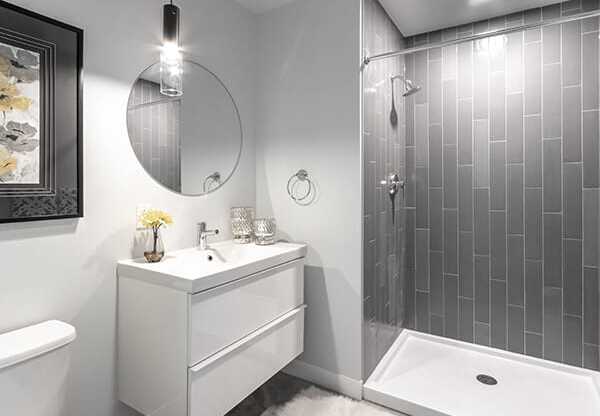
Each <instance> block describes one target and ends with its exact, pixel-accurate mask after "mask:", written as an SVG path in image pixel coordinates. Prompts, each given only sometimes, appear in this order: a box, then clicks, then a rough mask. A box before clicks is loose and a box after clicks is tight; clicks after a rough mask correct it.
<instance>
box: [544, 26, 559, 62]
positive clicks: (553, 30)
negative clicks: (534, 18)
mask: <svg viewBox="0 0 600 416" xmlns="http://www.w3.org/2000/svg"><path fill="white" fill-rule="evenodd" d="M560 32H561V30H560V25H552V26H546V27H544V28H543V29H542V43H543V46H544V64H545V65H547V64H553V63H557V62H560V43H561V42H560V41H561V39H560Z"/></svg>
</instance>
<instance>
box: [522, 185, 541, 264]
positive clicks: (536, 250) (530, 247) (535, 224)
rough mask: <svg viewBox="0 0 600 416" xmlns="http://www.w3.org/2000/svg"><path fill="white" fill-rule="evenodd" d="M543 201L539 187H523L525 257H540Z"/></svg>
mask: <svg viewBox="0 0 600 416" xmlns="http://www.w3.org/2000/svg"><path fill="white" fill-rule="evenodd" d="M542 205H543V201H542V190H541V189H525V257H526V258H528V259H535V260H541V259H542V247H543V242H542V230H543V221H542V220H543V211H542V209H543V207H542Z"/></svg>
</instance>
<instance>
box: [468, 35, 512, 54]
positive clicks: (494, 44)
mask: <svg viewBox="0 0 600 416" xmlns="http://www.w3.org/2000/svg"><path fill="white" fill-rule="evenodd" d="M507 41H508V39H507V38H506V36H504V35H501V36H493V37H488V38H483V39H480V40H478V41H476V42H475V50H476V51H477V53H479V54H480V55H489V56H491V57H496V56H499V55H501V54H502V53H503V52H504V48H505V47H506V44H507Z"/></svg>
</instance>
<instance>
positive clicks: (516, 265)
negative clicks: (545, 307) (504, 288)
mask: <svg viewBox="0 0 600 416" xmlns="http://www.w3.org/2000/svg"><path fill="white" fill-rule="evenodd" d="M524 274H525V247H524V242H523V236H520V235H511V236H509V237H508V303H509V304H511V305H515V306H524V305H525V299H524V295H525V286H524Z"/></svg>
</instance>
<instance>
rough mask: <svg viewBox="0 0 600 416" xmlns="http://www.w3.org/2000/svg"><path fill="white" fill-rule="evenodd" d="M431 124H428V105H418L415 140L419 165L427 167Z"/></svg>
mask: <svg viewBox="0 0 600 416" xmlns="http://www.w3.org/2000/svg"><path fill="white" fill-rule="evenodd" d="M428 134H429V126H428V125H427V105H417V108H416V109H415V140H416V147H417V167H427V162H428V160H427V159H428V157H429V140H428V137H427V136H428Z"/></svg>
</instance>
